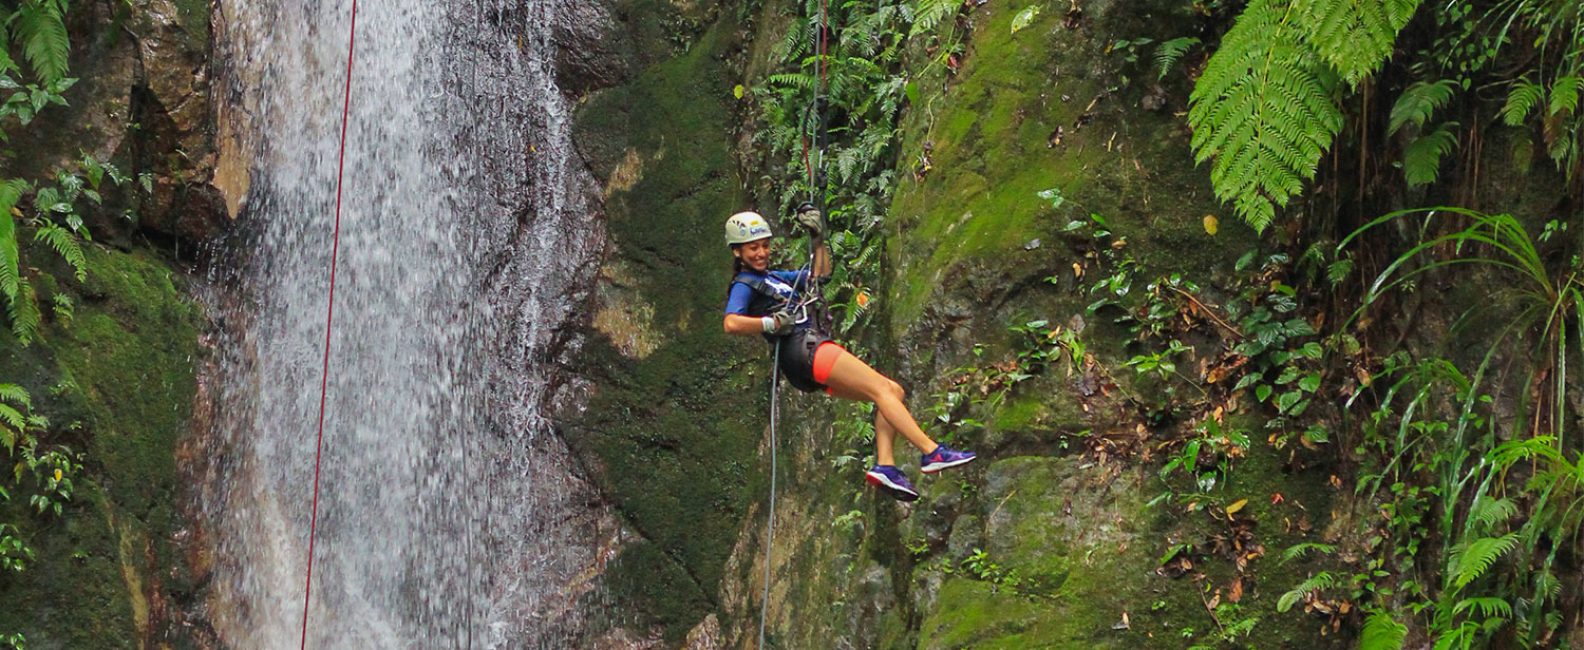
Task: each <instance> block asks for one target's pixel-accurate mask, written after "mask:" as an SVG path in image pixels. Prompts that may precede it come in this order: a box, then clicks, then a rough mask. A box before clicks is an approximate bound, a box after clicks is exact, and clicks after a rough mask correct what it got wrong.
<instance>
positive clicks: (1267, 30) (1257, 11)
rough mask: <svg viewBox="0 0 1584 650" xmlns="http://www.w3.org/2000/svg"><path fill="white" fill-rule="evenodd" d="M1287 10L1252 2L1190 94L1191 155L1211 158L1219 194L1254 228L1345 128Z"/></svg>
mask: <svg viewBox="0 0 1584 650" xmlns="http://www.w3.org/2000/svg"><path fill="white" fill-rule="evenodd" d="M1292 9H1293V6H1292V5H1289V4H1287V3H1285V2H1282V1H1281V0H1255V1H1254V2H1252V3H1250V4H1249V6H1248V8H1247V9H1245V10H1244V11H1243V14H1242V15H1241V16H1239V17H1238V21H1237V24H1236V25H1234V26H1233V27H1232V29H1231V30H1230V31H1228V32H1227V34H1226V36H1225V37H1224V38H1223V39H1222V41H1221V47H1220V49H1218V50H1217V51H1216V53H1215V55H1214V56H1212V57H1210V61H1209V62H1208V63H1207V64H1206V65H1205V71H1204V73H1203V74H1202V75H1200V77H1199V80H1198V81H1197V82H1196V83H1195V85H1194V90H1193V94H1192V95H1191V96H1190V97H1189V110H1188V122H1189V124H1190V125H1191V126H1192V127H1193V129H1194V134H1193V139H1192V141H1191V145H1192V147H1193V150H1194V154H1195V159H1196V160H1197V161H1198V162H1204V161H1205V160H1208V159H1210V158H1215V159H1216V160H1215V164H1214V165H1213V166H1212V167H1211V169H1210V180H1211V183H1212V184H1213V185H1214V186H1215V191H1216V197H1217V198H1219V199H1221V200H1222V201H1230V202H1232V204H1233V208H1234V210H1235V211H1236V212H1237V214H1238V216H1239V217H1241V218H1242V219H1243V220H1244V221H1245V222H1247V223H1248V224H1249V225H1250V226H1253V227H1254V229H1255V230H1256V231H1259V230H1263V229H1264V228H1265V226H1266V225H1268V224H1269V223H1270V221H1271V220H1272V218H1273V217H1274V216H1275V213H1276V206H1285V205H1286V204H1287V201H1288V200H1289V199H1291V198H1292V197H1293V196H1296V195H1298V194H1299V193H1301V192H1302V190H1303V183H1304V181H1306V180H1308V179H1310V178H1313V177H1314V173H1315V168H1316V166H1317V165H1319V163H1320V157H1321V156H1322V155H1324V153H1325V150H1326V148H1328V147H1329V146H1330V144H1331V141H1332V139H1333V138H1335V137H1336V134H1337V133H1339V132H1340V131H1341V130H1342V123H1343V117H1342V112H1341V111H1340V110H1339V109H1338V108H1337V106H1336V103H1335V102H1334V100H1333V99H1332V97H1331V92H1330V89H1329V88H1328V87H1327V85H1326V84H1325V83H1324V82H1323V81H1322V74H1324V73H1323V71H1320V70H1317V69H1315V67H1314V66H1313V65H1311V64H1310V63H1309V62H1308V61H1309V58H1308V57H1307V56H1306V53H1305V52H1304V51H1303V49H1302V48H1301V47H1300V44H1299V40H1300V37H1299V34H1298V28H1297V27H1295V26H1294V25H1293V24H1292V20H1294V19H1295V18H1296V17H1297V16H1296V12H1294V11H1292Z"/></svg>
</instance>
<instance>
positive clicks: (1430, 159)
mask: <svg viewBox="0 0 1584 650" xmlns="http://www.w3.org/2000/svg"><path fill="white" fill-rule="evenodd" d="M1456 126H1457V123H1456V122H1449V123H1447V124H1443V125H1441V127H1440V128H1437V129H1436V130H1434V131H1431V132H1430V133H1426V134H1424V135H1421V136H1419V137H1417V138H1414V140H1413V142H1410V143H1408V148H1407V149H1405V150H1404V151H1403V177H1404V178H1405V179H1406V180H1407V181H1408V186H1409V187H1419V186H1422V185H1429V184H1431V183H1434V182H1435V180H1436V177H1437V176H1439V175H1440V173H1441V159H1442V158H1443V157H1445V156H1446V155H1447V154H1448V153H1451V152H1452V150H1453V149H1456V148H1457V143H1458V139H1457V135H1455V134H1453V133H1452V131H1451V130H1450V128H1449V127H1456Z"/></svg>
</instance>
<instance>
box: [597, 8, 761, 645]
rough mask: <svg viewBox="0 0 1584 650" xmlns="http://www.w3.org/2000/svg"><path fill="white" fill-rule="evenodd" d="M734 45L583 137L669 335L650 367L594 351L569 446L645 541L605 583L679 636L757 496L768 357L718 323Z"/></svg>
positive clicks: (603, 344) (649, 75)
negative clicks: (590, 384) (591, 382)
mask: <svg viewBox="0 0 1584 650" xmlns="http://www.w3.org/2000/svg"><path fill="white" fill-rule="evenodd" d="M735 38H736V37H735V35H734V34H733V30H731V29H729V27H728V26H718V27H716V28H713V29H711V30H709V31H708V32H706V33H705V34H704V35H703V36H702V37H701V38H700V40H699V42H697V43H695V44H694V45H693V47H692V48H691V49H690V50H689V51H688V53H687V54H685V55H683V56H679V57H676V58H674V59H670V60H667V61H665V62H662V63H659V64H657V65H654V66H652V67H649V68H648V69H645V70H643V71H642V72H640V73H639V74H638V75H637V77H636V78H634V79H633V80H632V81H631V82H630V83H628V84H626V85H623V86H620V87H617V88H612V89H609V90H605V91H601V92H600V93H597V94H595V95H594V96H592V97H591V98H590V99H589V101H588V102H587V103H586V104H585V105H584V106H583V107H582V108H581V109H580V110H579V111H578V114H577V116H576V123H575V127H574V128H575V129H576V130H577V133H578V138H579V142H580V143H581V146H582V148H583V151H584V153H585V155H586V156H587V157H588V158H589V160H590V163H591V166H592V168H593V169H594V171H595V173H596V175H598V176H600V177H602V179H604V180H606V181H607V182H610V181H611V179H612V178H613V177H620V179H619V180H622V179H624V180H622V182H611V187H612V191H611V193H610V194H609V196H608V197H607V201H606V210H607V216H608V224H609V230H610V235H611V239H612V240H613V241H614V243H615V245H616V248H617V250H618V254H619V255H620V256H621V257H622V259H623V263H624V264H627V265H629V266H630V267H631V268H633V269H634V270H635V271H636V273H634V276H635V279H634V284H635V287H636V289H637V292H638V294H639V295H640V296H641V299H642V300H643V301H644V302H645V303H646V304H649V305H652V306H653V307H654V317H653V323H654V326H655V327H656V328H657V331H658V332H660V333H662V334H663V335H664V336H666V337H667V338H666V340H665V341H664V342H663V343H661V344H660V345H659V346H658V347H657V348H656V349H655V350H654V351H653V352H652V353H650V354H649V355H648V356H646V357H645V358H644V359H643V361H642V363H635V362H634V361H633V360H632V359H628V358H626V357H623V356H621V354H620V353H619V352H618V351H617V350H616V349H615V347H614V346H612V345H611V344H610V343H609V342H608V341H606V340H604V339H596V340H595V341H593V342H591V344H590V345H589V346H588V349H587V355H588V357H587V361H586V367H588V368H591V369H596V370H595V373H596V375H597V376H596V378H595V384H596V387H595V391H594V397H593V398H592V400H591V403H590V404H589V408H588V409H587V411H586V412H585V413H586V415H585V416H584V417H582V418H580V419H578V420H577V421H575V422H571V423H569V424H568V428H569V429H571V430H573V431H574V434H573V435H571V436H569V441H570V442H571V444H572V446H573V447H574V449H575V450H577V451H578V452H579V454H580V455H583V456H584V457H586V458H589V459H590V460H591V461H592V464H593V465H595V466H596V467H599V468H600V471H599V472H598V473H599V474H600V482H601V484H602V485H603V486H604V488H605V490H606V491H607V492H608V493H610V494H612V495H613V496H614V497H615V499H616V501H617V503H618V510H619V511H620V512H621V514H622V515H623V516H624V517H625V518H626V520H627V521H628V522H629V523H630V525H631V526H632V527H633V528H634V529H636V530H637V531H638V532H639V533H640V534H642V535H643V536H644V537H645V538H646V539H647V540H648V541H649V542H650V543H649V544H642V545H639V546H634V547H631V548H630V549H629V550H627V551H626V552H624V553H623V555H622V558H621V559H620V560H619V561H617V562H615V563H613V564H612V565H611V569H610V573H609V576H608V579H607V581H606V584H607V586H608V587H610V588H611V589H612V590H613V591H614V592H615V597H616V598H617V599H618V601H619V602H622V603H625V604H626V605H627V606H629V607H630V608H632V610H634V611H635V612H636V613H638V614H639V615H640V619H641V620H640V623H642V624H643V625H644V626H651V625H659V626H662V627H663V628H664V629H665V631H666V634H667V638H669V639H672V640H676V639H678V638H680V636H681V635H682V634H684V633H686V631H687V629H688V628H689V627H691V626H692V625H693V624H695V623H697V622H698V621H699V620H700V619H702V618H703V617H704V615H705V614H706V613H707V612H708V610H709V609H710V608H712V607H713V606H714V603H715V601H716V599H717V595H716V590H717V589H718V586H719V584H720V581H721V576H722V567H723V566H724V564H725V562H726V559H727V557H728V556H729V555H730V552H731V549H732V545H733V543H734V541H735V536H736V531H737V530H738V524H739V522H740V519H741V517H742V515H743V513H744V511H745V509H746V508H747V506H748V502H749V499H750V497H751V496H752V495H754V494H755V493H756V492H757V491H758V490H761V489H762V486H761V483H762V481H761V479H759V478H758V477H760V476H762V474H763V473H762V472H761V471H759V470H758V469H757V468H755V463H756V451H757V445H758V441H759V438H760V435H761V434H762V432H763V427H764V424H765V416H766V414H767V413H768V405H767V404H766V403H765V400H764V392H763V390H762V387H763V385H764V382H765V381H766V379H767V378H766V377H765V376H764V374H763V373H762V372H760V373H759V374H756V375H753V376H749V375H748V374H747V373H746V372H745V369H747V368H750V367H752V368H754V369H755V370H756V371H762V370H767V368H765V366H767V365H768V364H766V363H764V356H763V349H762V348H763V345H762V344H758V343H757V342H750V341H730V340H728V339H727V336H726V335H725V334H724V333H722V332H721V329H720V320H719V318H718V316H716V314H719V313H721V312H720V309H721V305H722V304H723V303H724V300H725V284H724V280H725V277H724V276H725V275H726V273H727V271H728V270H729V268H730V258H729V256H728V254H727V252H726V251H725V250H724V249H723V248H722V247H721V245H720V243H719V224H720V222H721V220H722V219H723V218H724V216H725V215H727V214H730V213H731V212H733V211H735V210H737V209H740V206H742V205H743V203H744V200H743V196H742V194H741V193H740V191H739V190H738V183H737V182H736V176H735V174H734V168H733V163H732V158H731V155H730V153H731V140H730V139H729V135H728V134H727V133H726V132H725V131H724V130H723V129H722V128H721V125H723V124H728V123H730V121H731V119H732V118H731V115H730V113H729V106H728V104H727V103H726V102H727V100H729V99H730V98H731V88H732V85H733V84H735V83H737V82H736V81H735V80H734V79H735V75H734V74H733V73H732V72H731V71H730V69H729V68H728V66H727V65H726V64H725V63H724V57H725V55H726V53H728V52H730V51H732V50H734V49H735V48H736V47H738V45H737V43H736V41H735ZM624 165H625V167H624ZM619 167H620V168H621V171H618V168H619ZM750 477H753V478H750ZM629 555H630V556H631V557H629Z"/></svg>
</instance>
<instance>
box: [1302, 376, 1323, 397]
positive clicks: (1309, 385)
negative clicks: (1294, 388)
mask: <svg viewBox="0 0 1584 650" xmlns="http://www.w3.org/2000/svg"><path fill="white" fill-rule="evenodd" d="M1298 387H1299V388H1302V389H1303V390H1304V391H1305V392H1309V393H1313V392H1315V391H1316V390H1318V389H1319V388H1320V373H1318V372H1312V373H1309V374H1308V375H1305V376H1304V378H1303V379H1300V380H1298Z"/></svg>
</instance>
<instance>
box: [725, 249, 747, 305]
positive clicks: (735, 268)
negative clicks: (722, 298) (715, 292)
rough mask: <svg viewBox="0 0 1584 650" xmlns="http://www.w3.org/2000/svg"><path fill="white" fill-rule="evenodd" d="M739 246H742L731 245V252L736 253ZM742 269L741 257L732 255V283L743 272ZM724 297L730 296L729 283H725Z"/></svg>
mask: <svg viewBox="0 0 1584 650" xmlns="http://www.w3.org/2000/svg"><path fill="white" fill-rule="evenodd" d="M739 246H742V244H732V245H731V249H732V250H733V251H736V250H737V248H738V247H739ZM743 268H744V267H743V261H742V258H741V257H737V256H736V255H733V256H732V273H731V279H732V281H733V282H735V281H736V280H737V276H738V275H740V274H741V273H742V272H743ZM726 295H727V296H730V295H731V282H728V283H726Z"/></svg>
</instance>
